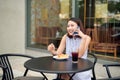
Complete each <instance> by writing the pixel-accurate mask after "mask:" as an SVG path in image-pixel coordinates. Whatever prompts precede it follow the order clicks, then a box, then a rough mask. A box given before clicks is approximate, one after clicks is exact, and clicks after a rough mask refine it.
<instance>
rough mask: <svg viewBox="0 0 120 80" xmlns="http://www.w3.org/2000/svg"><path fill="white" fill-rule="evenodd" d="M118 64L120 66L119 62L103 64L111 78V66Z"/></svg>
mask: <svg viewBox="0 0 120 80" xmlns="http://www.w3.org/2000/svg"><path fill="white" fill-rule="evenodd" d="M118 66H120V64H117V63H116V64H103V67H105V68H106V71H107V75H108V77H109V78H112V76H111V73H110V69H109V67H118Z"/></svg>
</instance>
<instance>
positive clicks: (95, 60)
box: [88, 52, 97, 80]
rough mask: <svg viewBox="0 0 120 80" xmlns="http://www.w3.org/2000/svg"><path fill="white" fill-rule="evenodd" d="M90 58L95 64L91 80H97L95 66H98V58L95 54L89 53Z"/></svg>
mask: <svg viewBox="0 0 120 80" xmlns="http://www.w3.org/2000/svg"><path fill="white" fill-rule="evenodd" d="M88 56H89V57H92V58H93V59H92V62H93V67H92V75H93V76H92V77H91V80H96V75H95V65H96V62H97V57H96V56H95V55H94V54H93V53H90V52H89V53H88Z"/></svg>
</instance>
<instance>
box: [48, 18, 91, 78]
mask: <svg viewBox="0 0 120 80" xmlns="http://www.w3.org/2000/svg"><path fill="white" fill-rule="evenodd" d="M74 32H77V34H74ZM76 35H77V36H76ZM90 40H91V38H90V37H89V36H88V35H86V34H84V28H83V25H82V22H81V20H80V19H79V18H71V19H69V20H68V24H67V33H66V34H65V35H64V36H63V37H62V40H61V42H60V45H59V47H58V49H57V50H55V46H54V44H52V43H51V44H50V45H49V46H48V51H50V52H51V53H52V54H53V55H57V54H60V53H63V51H64V50H65V53H66V54H68V55H69V56H71V53H72V49H73V48H74V50H77V51H78V58H84V59H86V58H87V51H88V46H89V43H90ZM73 80H91V71H85V72H79V73H77V74H75V76H73Z"/></svg>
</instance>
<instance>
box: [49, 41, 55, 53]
mask: <svg viewBox="0 0 120 80" xmlns="http://www.w3.org/2000/svg"><path fill="white" fill-rule="evenodd" d="M47 49H48V51H50V52H52V53H53V54H54V52H55V46H54V44H53V43H51V44H50V45H48V48H47Z"/></svg>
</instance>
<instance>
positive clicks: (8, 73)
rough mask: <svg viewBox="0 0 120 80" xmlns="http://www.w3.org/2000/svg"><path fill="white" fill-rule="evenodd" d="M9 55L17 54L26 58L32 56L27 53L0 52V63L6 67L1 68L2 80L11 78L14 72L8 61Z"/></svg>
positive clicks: (11, 79) (10, 79)
mask: <svg viewBox="0 0 120 80" xmlns="http://www.w3.org/2000/svg"><path fill="white" fill-rule="evenodd" d="M9 56H19V57H27V58H33V57H31V56H28V55H24V54H1V55H0V65H1V66H5V67H6V68H2V69H3V79H2V80H13V79H14V74H13V70H12V67H11V63H10V61H9Z"/></svg>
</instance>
